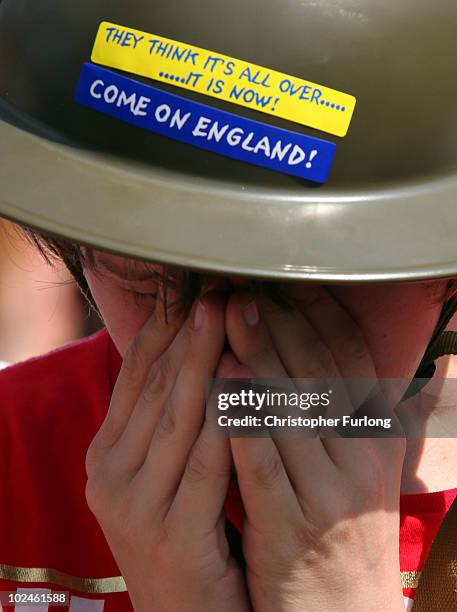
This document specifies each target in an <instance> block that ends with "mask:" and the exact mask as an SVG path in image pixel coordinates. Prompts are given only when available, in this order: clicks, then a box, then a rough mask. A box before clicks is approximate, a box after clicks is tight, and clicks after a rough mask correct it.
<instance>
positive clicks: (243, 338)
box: [225, 291, 289, 378]
mask: <svg viewBox="0 0 457 612" xmlns="http://www.w3.org/2000/svg"><path fill="white" fill-rule="evenodd" d="M225 316H226V320H225V325H226V333H227V337H228V339H229V342H230V346H231V347H232V350H233V353H234V355H235V357H236V358H237V359H238V361H239V362H240V363H241V364H242V365H244V366H246V367H247V368H249V370H251V371H252V373H253V375H254V377H255V378H289V377H288V375H287V372H286V371H285V369H284V367H283V365H282V363H281V360H280V359H279V356H278V353H277V351H276V350H275V349H274V346H273V344H272V341H271V338H270V335H269V332H268V329H267V327H266V326H265V324H264V323H263V321H262V320H261V318H260V312H259V307H258V304H257V300H256V299H254V296H253V295H252V294H251V293H249V292H246V291H238V292H236V293H234V294H233V295H232V296H231V298H230V299H229V302H228V304H227V310H226V315H225Z"/></svg>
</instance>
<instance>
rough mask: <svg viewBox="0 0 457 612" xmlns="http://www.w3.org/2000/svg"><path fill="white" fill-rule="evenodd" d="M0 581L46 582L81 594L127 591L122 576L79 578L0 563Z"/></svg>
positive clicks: (51, 571) (52, 570) (42, 569)
mask: <svg viewBox="0 0 457 612" xmlns="http://www.w3.org/2000/svg"><path fill="white" fill-rule="evenodd" d="M0 579H3V580H10V581H12V582H47V583H51V584H55V585H58V586H60V587H66V588H67V589H71V590H72V591H79V592H81V593H123V592H125V591H127V587H126V586H125V581H124V579H123V577H122V576H113V577H110V578H79V577H78V576H70V575H69V574H65V573H64V572H60V571H59V570H54V569H48V568H45V567H14V566H12V565H4V564H3V563H0Z"/></svg>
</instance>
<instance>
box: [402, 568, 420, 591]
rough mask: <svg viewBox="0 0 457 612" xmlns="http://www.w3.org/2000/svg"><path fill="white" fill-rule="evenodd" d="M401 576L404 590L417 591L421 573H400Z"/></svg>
mask: <svg viewBox="0 0 457 612" xmlns="http://www.w3.org/2000/svg"><path fill="white" fill-rule="evenodd" d="M400 574H401V586H402V588H403V589H417V585H418V584H419V578H420V575H421V573H420V572H400Z"/></svg>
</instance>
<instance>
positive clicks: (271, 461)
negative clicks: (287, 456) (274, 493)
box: [251, 453, 283, 489]
mask: <svg viewBox="0 0 457 612" xmlns="http://www.w3.org/2000/svg"><path fill="white" fill-rule="evenodd" d="M282 474H283V465H282V461H281V458H280V456H279V455H278V454H277V453H269V454H267V455H265V456H264V457H262V459H261V460H259V461H258V462H257V463H256V464H255V465H254V466H253V467H252V469H251V478H252V480H253V481H254V482H255V484H256V485H257V486H260V487H262V488H264V489H273V488H275V487H276V486H277V483H278V481H279V479H280V478H281V476H282Z"/></svg>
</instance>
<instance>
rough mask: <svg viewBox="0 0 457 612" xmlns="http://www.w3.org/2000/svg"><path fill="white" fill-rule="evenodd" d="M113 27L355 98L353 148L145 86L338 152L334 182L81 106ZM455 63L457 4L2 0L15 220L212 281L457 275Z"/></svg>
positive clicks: (2, 120)
mask: <svg viewBox="0 0 457 612" xmlns="http://www.w3.org/2000/svg"><path fill="white" fill-rule="evenodd" d="M104 21H109V22H112V23H117V24H120V25H123V26H126V27H129V28H135V29H137V30H141V31H144V32H149V33H153V34H156V35H160V36H164V37H167V38H170V39H173V40H177V41H183V42H187V43H190V44H192V45H195V46H197V47H201V48H203V49H209V50H212V51H214V52H218V53H223V54H224V55H227V56H230V57H233V58H237V59H239V60H245V61H248V62H252V63H253V64H257V65H260V66H265V67H268V68H272V69H274V70H277V71H279V72H282V73H285V74H288V75H293V76H294V77H298V78H302V79H305V80H307V81H312V82H314V83H320V84H322V85H325V86H328V87H331V88H332V89H335V90H337V91H340V92H346V93H348V94H351V95H353V96H355V97H356V99H357V106H356V110H355V113H354V116H353V119H352V123H351V125H350V128H349V131H348V133H347V135H346V136H345V137H344V138H339V137H335V136H331V135H329V134H326V133H323V132H321V131H318V130H316V129H313V128H310V127H306V126H303V125H299V124H297V123H293V122H291V121H287V120H285V119H282V118H279V117H275V116H271V115H264V114H261V113H259V112H257V111H254V110H249V109H247V108H241V107H240V106H236V105H234V104H231V103H229V102H224V101H221V100H216V99H214V98H210V97H207V96H204V95H201V94H196V93H191V92H188V91H185V90H183V89H178V88H176V87H173V86H172V85H167V84H163V83H159V82H154V81H150V80H148V79H145V78H142V77H137V76H135V77H132V78H135V79H137V80H138V81H142V82H143V83H148V84H150V85H153V86H154V87H157V88H159V89H161V90H163V91H168V92H173V93H175V94H178V95H180V96H183V97H184V98H188V99H192V100H197V101H199V102H202V103H204V104H206V105H209V106H212V107H215V108H218V109H222V110H225V111H229V112H230V113H233V114H237V115H239V116H242V117H247V118H250V119H255V120H257V121H262V122H265V123H267V124H269V125H273V126H276V127H280V128H286V129H289V130H293V131H294V132H299V133H301V134H305V135H308V136H313V137H317V138H323V139H325V140H327V141H330V142H334V143H336V155H335V158H334V163H333V167H332V169H331V172H330V175H329V178H328V181H327V183H326V184H325V185H322V186H316V185H314V184H312V183H310V182H308V181H304V180H301V179H299V178H296V177H293V176H288V175H285V174H280V173H277V172H273V171H272V170H268V169H265V168H261V167H257V166H253V165H248V164H245V163H242V162H240V161H236V160H232V159H228V158H225V157H222V156H219V155H216V154H214V153H211V152H208V151H203V150H200V149H197V148H194V147H192V146H190V145H188V144H183V143H179V142H176V141H173V140H170V139H167V138H165V137H163V136H160V135H156V134H153V133H150V132H147V131H145V130H142V129H140V128H138V127H134V126H131V125H127V124H126V123H122V122H120V121H118V120H116V119H113V118H110V117H108V116H104V115H101V114H99V113H96V112H95V111H93V110H91V109H89V108H86V107H83V106H81V105H79V104H77V103H76V101H75V97H74V94H75V88H76V85H77V82H78V78H79V75H80V72H81V68H82V66H83V64H84V62H88V61H90V58H91V51H92V48H93V45H94V40H95V37H96V34H97V30H98V28H99V25H100V23H101V22H104ZM456 61H457V3H456V2H455V0H435V1H434V2H430V1H429V0H403V1H402V2H398V1H397V0H385V1H384V2H370V3H367V2H361V1H360V0H344V1H343V0H341V1H338V0H332V1H330V0H318V1H311V0H310V1H305V2H303V1H302V0H300V1H299V0H230V1H229V2H218V1H217V0H169V1H168V2H157V1H156V0H137V1H136V2H126V1H125V0H91V1H90V2H72V1H69V0H40V1H39V2H36V1H35V0H22V1H21V2H18V1H17V0H0V214H1V215H3V216H5V217H9V218H11V219H14V220H17V221H18V222H20V223H23V224H28V225H30V226H32V227H35V228H39V229H41V230H44V231H47V232H49V233H52V234H55V235H58V236H64V237H66V238H69V239H72V240H75V241H77V242H80V243H85V244H90V245H92V246H95V247H98V248H101V249H107V250H111V251H113V252H118V253H123V254H126V255H130V256H134V257H140V258H144V259H150V260H154V261H159V262H166V263H171V264H177V265H183V266H187V267H192V268H196V269H202V270H211V271H219V272H225V273H229V272H230V273H236V274H243V275H244V274H245V275H250V276H256V277H264V278H284V279H286V278H290V279H292V278H295V279H305V280H314V281H325V282H327V281H332V282H355V281H375V280H414V279H424V278H438V277H445V276H453V275H457V78H456V68H455V66H456ZM118 72H119V74H121V71H118ZM128 76H132V75H128Z"/></svg>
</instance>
